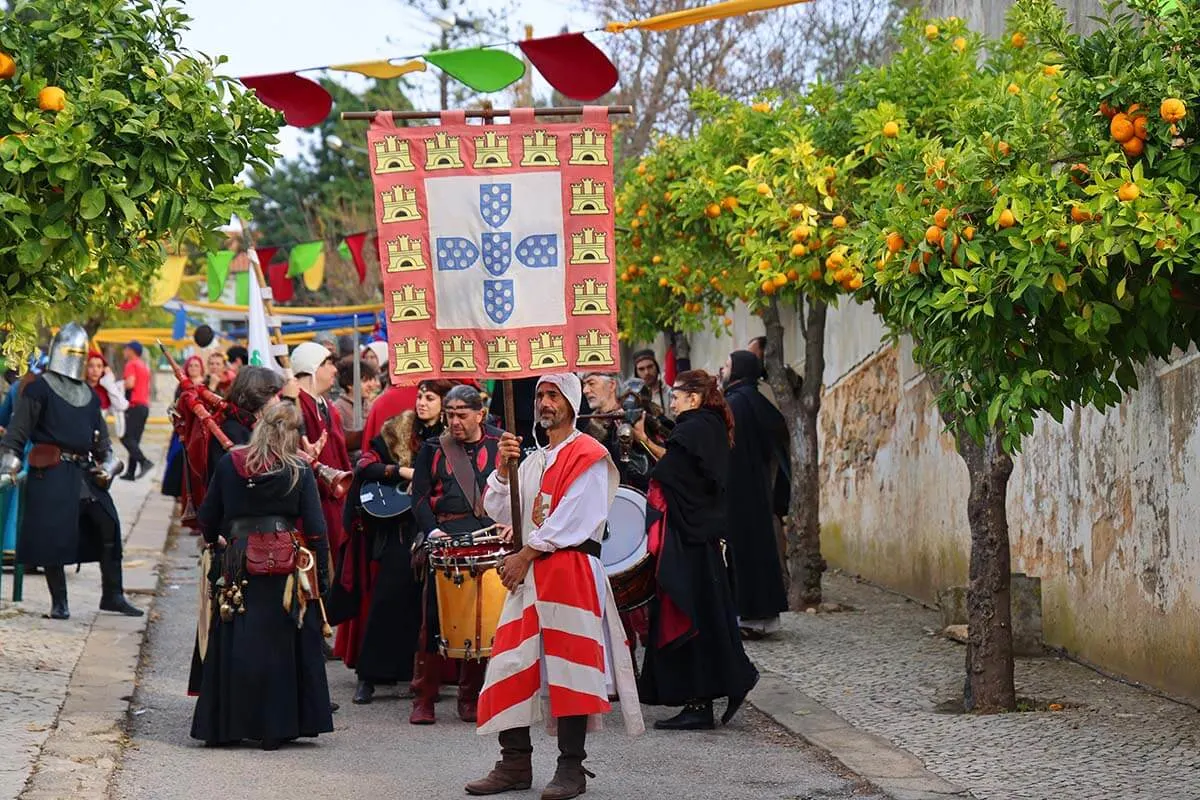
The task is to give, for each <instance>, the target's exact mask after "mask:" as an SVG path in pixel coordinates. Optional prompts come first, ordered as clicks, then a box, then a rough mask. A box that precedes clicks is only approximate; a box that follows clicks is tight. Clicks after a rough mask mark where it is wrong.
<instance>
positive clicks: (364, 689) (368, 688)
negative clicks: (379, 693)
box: [353, 680, 375, 706]
mask: <svg viewBox="0 0 1200 800" xmlns="http://www.w3.org/2000/svg"><path fill="white" fill-rule="evenodd" d="M374 699H375V684H373V683H371V682H370V681H361V680H360V681H359V682H358V686H356V687H355V688H354V701H353V702H354V705H356V706H365V705H369V704H370V703H371V701H372V700H374Z"/></svg>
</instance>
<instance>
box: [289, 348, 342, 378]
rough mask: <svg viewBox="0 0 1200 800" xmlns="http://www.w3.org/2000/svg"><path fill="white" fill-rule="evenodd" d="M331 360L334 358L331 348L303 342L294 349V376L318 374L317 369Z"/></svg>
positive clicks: (292, 357)
mask: <svg viewBox="0 0 1200 800" xmlns="http://www.w3.org/2000/svg"><path fill="white" fill-rule="evenodd" d="M330 358H333V356H331V355H329V348H327V347H326V346H325V345H323V344H317V343H316V342H302V343H300V344H298V345H296V346H295V347H293V348H292V355H291V359H292V374H293V375H312V374H314V373H316V371H317V367H319V366H321V365H322V364H324V363H325V362H326V361H327V360H329V359H330Z"/></svg>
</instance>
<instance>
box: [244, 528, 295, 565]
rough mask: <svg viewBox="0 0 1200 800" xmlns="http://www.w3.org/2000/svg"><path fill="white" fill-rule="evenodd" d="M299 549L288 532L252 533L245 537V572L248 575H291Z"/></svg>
mask: <svg viewBox="0 0 1200 800" xmlns="http://www.w3.org/2000/svg"><path fill="white" fill-rule="evenodd" d="M298 550H299V547H298V546H297V545H296V540H295V538H294V537H293V536H292V534H291V532H290V531H287V532H280V531H271V532H267V533H252V534H250V535H249V536H247V537H246V572H247V573H248V574H250V575H291V574H292V571H293V570H294V569H295V568H296V552H297V551H298Z"/></svg>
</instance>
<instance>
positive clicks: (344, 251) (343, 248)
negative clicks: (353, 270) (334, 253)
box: [338, 239, 354, 261]
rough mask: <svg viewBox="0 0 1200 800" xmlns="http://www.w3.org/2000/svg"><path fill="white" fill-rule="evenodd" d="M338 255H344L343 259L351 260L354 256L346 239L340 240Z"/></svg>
mask: <svg viewBox="0 0 1200 800" xmlns="http://www.w3.org/2000/svg"><path fill="white" fill-rule="evenodd" d="M338 255H339V256H341V257H342V260H343V261H351V260H353V258H354V256H352V255H350V245H348V244H346V240H345V239H342V240H341V241H340V242H338Z"/></svg>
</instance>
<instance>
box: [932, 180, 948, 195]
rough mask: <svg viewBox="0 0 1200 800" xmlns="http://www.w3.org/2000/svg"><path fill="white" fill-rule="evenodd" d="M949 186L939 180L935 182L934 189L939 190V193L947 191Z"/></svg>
mask: <svg viewBox="0 0 1200 800" xmlns="http://www.w3.org/2000/svg"><path fill="white" fill-rule="evenodd" d="M947 185H948V184H947V183H946V181H945V180H943V179H942V178H938V179H937V180H936V181H934V182H933V188H935V189H937V190H938V191H939V192H944V191H946V186H947Z"/></svg>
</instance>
